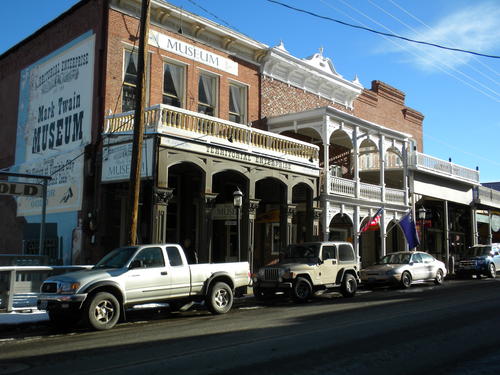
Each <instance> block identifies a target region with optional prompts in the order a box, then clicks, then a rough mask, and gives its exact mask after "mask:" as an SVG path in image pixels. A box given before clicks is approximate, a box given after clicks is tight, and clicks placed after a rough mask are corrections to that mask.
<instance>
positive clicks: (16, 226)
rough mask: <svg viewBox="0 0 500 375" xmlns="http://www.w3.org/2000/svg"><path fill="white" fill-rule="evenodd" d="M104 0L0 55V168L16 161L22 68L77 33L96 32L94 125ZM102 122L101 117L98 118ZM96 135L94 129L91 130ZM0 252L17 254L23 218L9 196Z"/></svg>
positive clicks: (90, 0)
mask: <svg viewBox="0 0 500 375" xmlns="http://www.w3.org/2000/svg"><path fill="white" fill-rule="evenodd" d="M104 2H105V1H104V0H83V1H81V2H80V3H78V4H77V5H75V6H74V7H72V8H71V9H70V10H68V11H67V12H65V13H63V14H62V15H60V16H59V17H58V18H56V19H55V20H53V21H52V22H50V23H48V24H47V25H45V26H44V27H42V28H41V29H39V30H38V31H36V32H35V33H34V34H32V35H31V36H29V37H28V38H26V39H25V40H23V41H22V42H20V43H18V44H17V45H15V46H13V47H12V48H11V49H9V50H8V51H6V52H5V53H3V54H2V55H1V56H0V132H1V134H2V136H1V137H0V168H5V167H9V166H12V165H13V164H14V163H15V152H16V136H17V120H18V107H19V83H20V75H21V71H22V70H23V69H25V68H27V67H28V66H30V65H32V64H34V63H36V62H37V61H39V60H40V59H42V58H44V57H45V56H47V55H49V54H50V53H52V52H53V51H55V50H57V49H58V48H61V47H63V46H64V45H66V44H67V43H69V42H71V41H72V40H74V39H75V38H77V37H79V36H80V35H82V34H84V33H86V32H88V31H93V32H94V33H95V34H96V46H95V62H96V65H95V69H94V77H95V78H94V82H96V84H94V98H95V99H94V103H93V109H94V110H93V121H92V122H93V127H95V126H96V124H97V122H98V119H100V118H102V116H100V115H99V113H98V112H99V108H100V104H99V85H98V84H97V82H98V77H99V76H100V72H99V61H100V55H99V51H100V50H101V48H102V47H101V45H100V40H101V39H100V33H99V31H100V30H101V29H102V24H101V22H102V20H103V18H102V14H103V9H104V8H103V3H104ZM101 122H102V120H101ZM94 134H95V131H94ZM0 212H2V215H0V216H1V218H0V238H2V240H1V241H0V253H20V252H21V249H22V228H23V223H24V222H25V220H24V218H17V217H16V204H15V201H14V199H13V197H11V196H4V197H3V198H2V199H0Z"/></svg>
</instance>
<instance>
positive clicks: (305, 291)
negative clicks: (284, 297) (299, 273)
mask: <svg viewBox="0 0 500 375" xmlns="http://www.w3.org/2000/svg"><path fill="white" fill-rule="evenodd" d="M292 296H293V298H294V299H295V300H296V301H298V302H306V301H307V300H308V299H309V298H311V296H312V286H311V283H310V282H309V281H308V280H307V279H304V278H303V277H297V280H295V283H294V284H293V289H292Z"/></svg>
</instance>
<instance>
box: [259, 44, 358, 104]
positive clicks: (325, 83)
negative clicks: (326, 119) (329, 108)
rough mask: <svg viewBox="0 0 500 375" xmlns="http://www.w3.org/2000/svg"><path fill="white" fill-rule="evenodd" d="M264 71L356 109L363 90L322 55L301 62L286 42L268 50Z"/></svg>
mask: <svg viewBox="0 0 500 375" xmlns="http://www.w3.org/2000/svg"><path fill="white" fill-rule="evenodd" d="M314 59H316V60H317V59H321V60H322V61H321V62H323V63H324V64H323V66H324V67H323V68H321V67H320V66H321V65H320V63H321V62H320V63H318V61H314ZM261 69H262V74H263V75H266V76H268V77H271V78H272V79H276V80H279V81H282V82H284V83H286V84H289V85H291V86H295V87H297V88H299V89H302V90H304V91H308V92H310V93H312V94H315V95H318V96H321V97H324V98H326V99H328V100H331V101H332V102H334V103H338V104H341V105H344V106H345V107H347V108H353V102H354V100H355V99H356V98H357V97H358V96H359V95H360V94H361V92H362V90H363V86H362V85H361V83H360V82H359V80H358V79H357V77H356V78H355V79H354V80H353V81H349V80H347V79H345V78H343V77H342V76H341V75H340V74H338V73H337V72H336V71H335V68H334V67H333V64H332V63H331V61H330V59H326V58H323V56H322V55H321V54H315V55H313V56H312V57H310V58H309V59H299V58H297V57H295V56H293V55H291V54H290V53H289V52H288V51H287V50H286V49H285V48H284V46H283V44H282V43H281V44H280V45H279V46H277V47H273V48H270V49H269V50H268V52H267V54H266V56H265V57H264V58H263V63H262V68H261Z"/></svg>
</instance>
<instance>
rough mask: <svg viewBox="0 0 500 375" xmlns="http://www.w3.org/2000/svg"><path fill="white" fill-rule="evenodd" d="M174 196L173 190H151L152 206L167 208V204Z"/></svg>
mask: <svg viewBox="0 0 500 375" xmlns="http://www.w3.org/2000/svg"><path fill="white" fill-rule="evenodd" d="M173 196H174V189H171V188H167V189H163V188H157V187H155V188H153V204H159V205H163V206H167V205H168V202H169V201H170V199H172V197H173Z"/></svg>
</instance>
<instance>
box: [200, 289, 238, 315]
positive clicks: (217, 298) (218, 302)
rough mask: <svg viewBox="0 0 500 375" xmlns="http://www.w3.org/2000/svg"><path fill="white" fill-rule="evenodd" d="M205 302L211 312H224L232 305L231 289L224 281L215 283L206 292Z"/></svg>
mask: <svg viewBox="0 0 500 375" xmlns="http://www.w3.org/2000/svg"><path fill="white" fill-rule="evenodd" d="M206 304H207V307H208V310H209V311H210V312H211V313H212V314H225V313H227V312H228V311H229V310H231V307H232V306H233V291H232V290H231V288H230V287H229V285H227V284H226V283H223V282H218V283H215V285H214V286H212V287H211V288H210V291H209V292H208V295H207V298H206Z"/></svg>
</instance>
